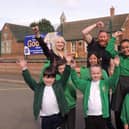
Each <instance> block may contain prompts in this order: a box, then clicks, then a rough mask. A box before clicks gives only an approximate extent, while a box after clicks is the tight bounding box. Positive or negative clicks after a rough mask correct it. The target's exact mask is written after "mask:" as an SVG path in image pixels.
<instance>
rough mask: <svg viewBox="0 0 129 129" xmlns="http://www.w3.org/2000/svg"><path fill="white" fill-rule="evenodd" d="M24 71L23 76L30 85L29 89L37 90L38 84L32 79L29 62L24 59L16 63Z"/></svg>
mask: <svg viewBox="0 0 129 129" xmlns="http://www.w3.org/2000/svg"><path fill="white" fill-rule="evenodd" d="M16 63H17V64H18V65H19V66H20V67H21V69H22V75H23V77H24V80H25V82H26V83H27V84H28V85H29V87H30V88H31V89H32V90H35V88H36V87H37V82H36V81H35V80H34V79H33V78H32V77H31V75H30V73H29V70H28V67H27V61H26V60H24V58H20V59H19V60H18V61H17V62H16Z"/></svg>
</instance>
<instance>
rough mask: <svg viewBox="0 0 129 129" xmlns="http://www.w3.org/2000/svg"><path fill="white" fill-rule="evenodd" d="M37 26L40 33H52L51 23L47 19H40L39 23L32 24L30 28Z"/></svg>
mask: <svg viewBox="0 0 129 129" xmlns="http://www.w3.org/2000/svg"><path fill="white" fill-rule="evenodd" d="M35 25H38V26H39V30H40V32H41V33H48V32H54V31H55V30H54V27H53V26H52V24H51V22H50V21H49V20H47V19H41V20H40V21H39V22H33V23H31V24H30V27H32V26H35Z"/></svg>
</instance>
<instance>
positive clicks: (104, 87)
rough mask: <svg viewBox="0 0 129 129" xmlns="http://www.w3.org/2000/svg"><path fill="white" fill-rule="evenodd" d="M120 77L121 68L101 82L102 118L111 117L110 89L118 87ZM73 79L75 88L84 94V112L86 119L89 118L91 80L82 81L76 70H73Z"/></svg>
mask: <svg viewBox="0 0 129 129" xmlns="http://www.w3.org/2000/svg"><path fill="white" fill-rule="evenodd" d="M118 75H119V67H116V68H115V72H114V74H113V75H112V76H111V77H109V78H108V79H104V80H100V84H99V86H100V96H101V103H102V113H103V114H102V116H103V118H107V117H109V100H108V99H109V97H108V93H109V89H110V88H113V87H115V86H116V83H117V81H118ZM71 78H72V81H73V83H74V84H75V86H76V87H77V88H78V89H79V90H80V91H81V92H82V94H83V112H84V117H87V110H88V99H89V95H90V87H91V79H88V80H86V79H80V78H79V77H78V76H77V73H76V71H75V70H73V69H72V70H71Z"/></svg>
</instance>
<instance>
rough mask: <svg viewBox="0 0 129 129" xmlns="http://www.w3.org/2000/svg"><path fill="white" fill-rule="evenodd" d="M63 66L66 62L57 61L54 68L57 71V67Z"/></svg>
mask: <svg viewBox="0 0 129 129" xmlns="http://www.w3.org/2000/svg"><path fill="white" fill-rule="evenodd" d="M64 64H66V60H59V61H57V65H56V68H57V69H58V67H59V66H60V65H64Z"/></svg>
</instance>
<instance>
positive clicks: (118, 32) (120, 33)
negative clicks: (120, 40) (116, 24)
mask: <svg viewBox="0 0 129 129" xmlns="http://www.w3.org/2000/svg"><path fill="white" fill-rule="evenodd" d="M121 35H123V32H122V31H116V32H115V33H113V34H112V36H113V37H115V38H117V37H119V36H121Z"/></svg>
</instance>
